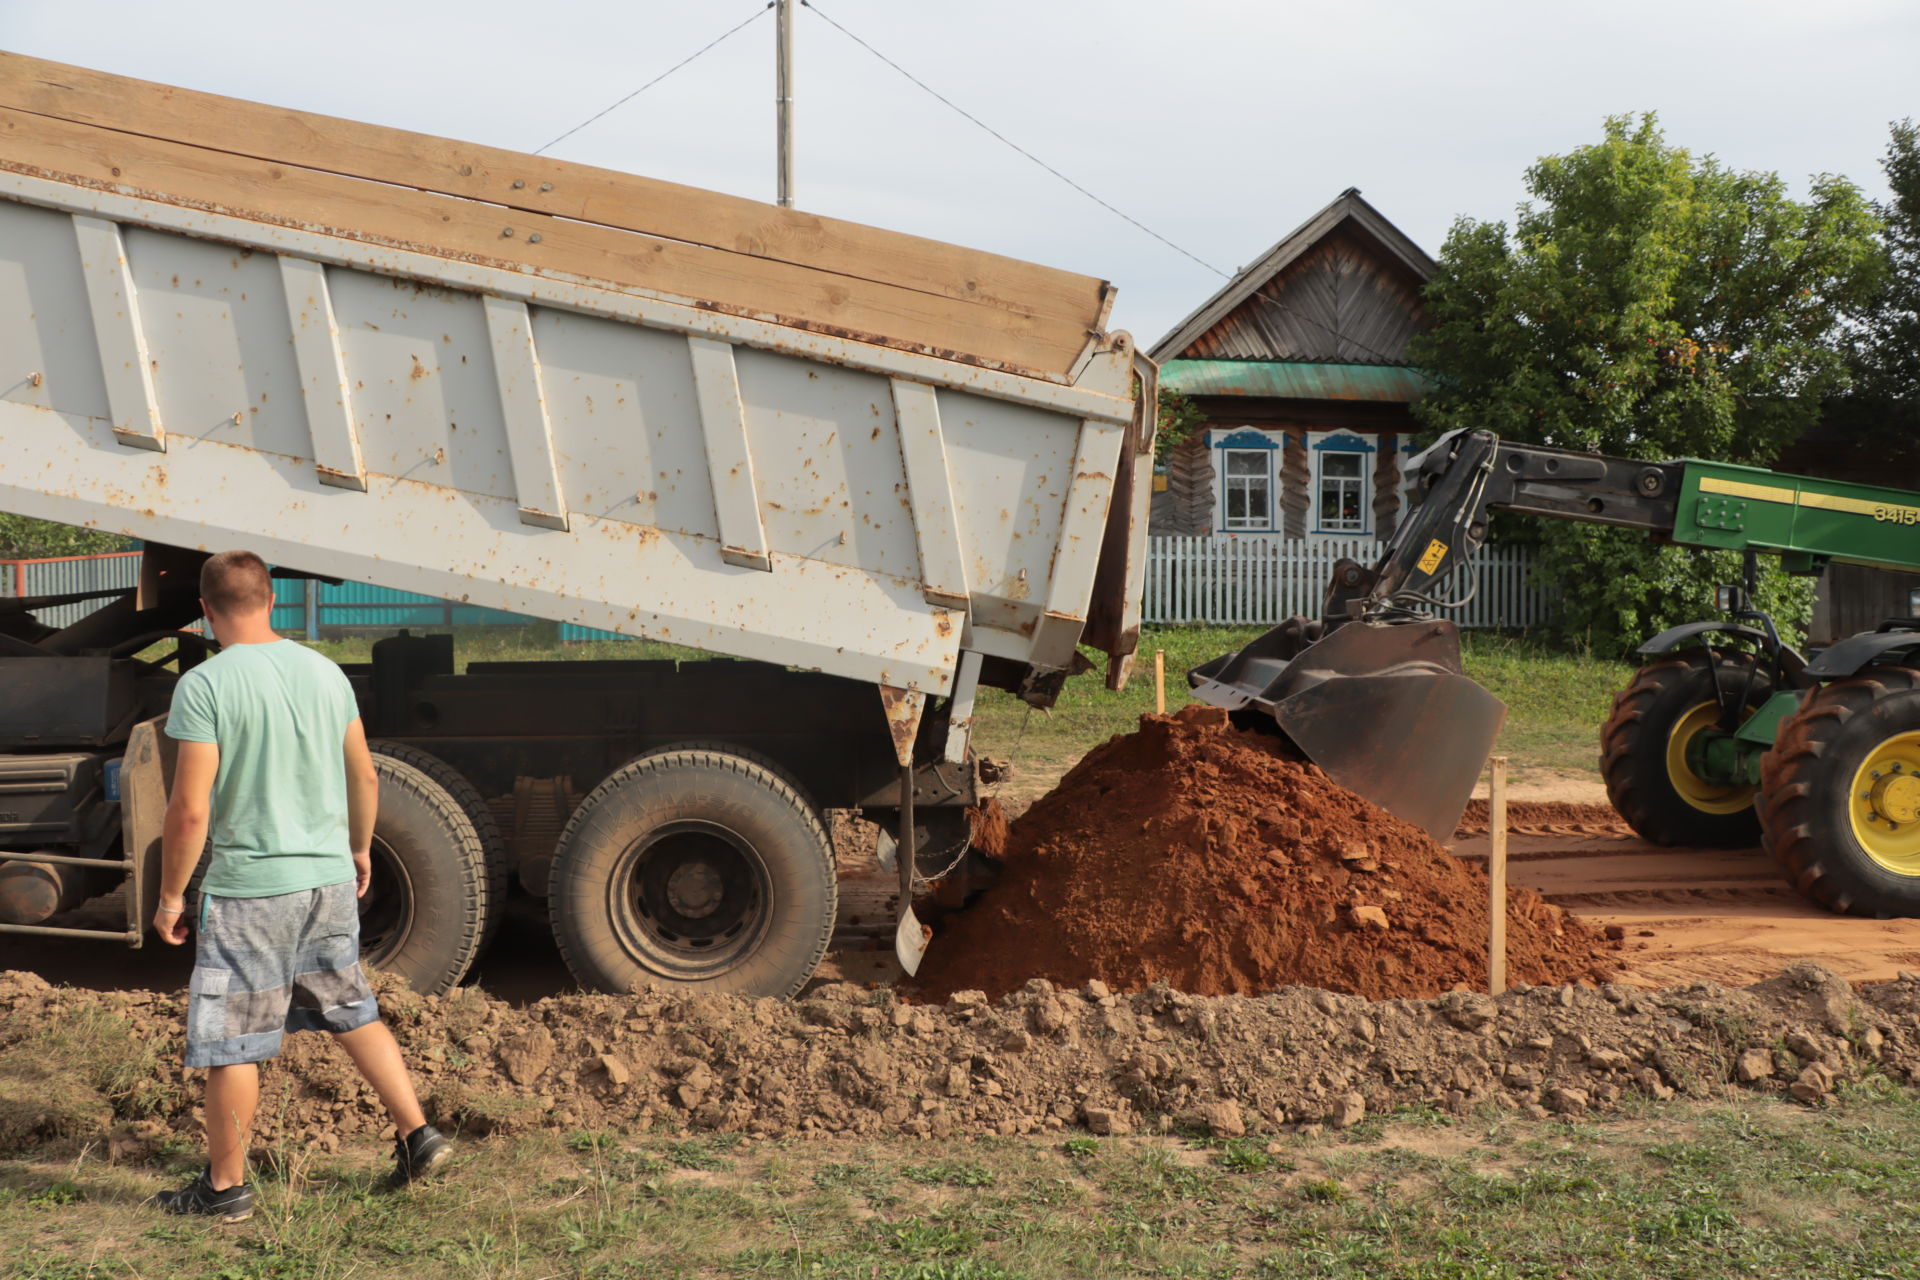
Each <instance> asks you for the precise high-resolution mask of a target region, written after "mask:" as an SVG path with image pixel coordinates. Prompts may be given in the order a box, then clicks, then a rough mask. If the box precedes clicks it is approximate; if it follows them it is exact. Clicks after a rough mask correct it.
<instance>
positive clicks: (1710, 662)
mask: <svg viewBox="0 0 1920 1280" xmlns="http://www.w3.org/2000/svg"><path fill="white" fill-rule="evenodd" d="M1416 465H1417V468H1418V475H1419V480H1418V485H1417V492H1418V494H1419V498H1418V502H1419V505H1418V506H1417V507H1416V508H1415V509H1414V510H1413V511H1412V512H1411V513H1410V514H1409V516H1408V518H1407V519H1406V520H1404V521H1402V523H1401V525H1400V527H1399V529H1397V530H1396V531H1395V533H1394V536H1393V539H1392V541H1391V542H1390V543H1389V544H1388V546H1387V548H1386V550H1385V551H1384V552H1383V553H1382V555H1381V557H1380V559H1379V561H1378V562H1377V563H1375V564H1374V565H1372V566H1365V565H1361V564H1359V563H1357V562H1354V561H1342V562H1340V563H1339V564H1337V565H1336V566H1335V568H1334V571H1333V575H1332V580H1331V582H1330V583H1329V585H1328V590H1327V596H1326V602H1325V606H1324V608H1323V610H1322V615H1321V617H1320V618H1319V619H1317V620H1308V619H1300V618H1295V619H1290V620H1288V621H1287V622H1285V623H1282V624H1281V625H1280V626H1278V627H1275V628H1274V629H1273V630H1272V631H1270V632H1268V633H1267V634H1266V635H1264V636H1261V637H1260V638H1259V639H1256V640H1254V641H1253V642H1252V643H1250V644H1248V645H1247V646H1246V647H1245V648H1243V649H1241V650H1240V651H1238V652H1237V653H1232V654H1226V655H1223V656H1221V657H1219V658H1215V659H1214V660H1213V661H1211V662H1208V663H1206V664H1205V665H1203V666H1201V667H1198V668H1195V669H1194V670H1193V671H1192V672H1190V673H1189V675H1188V680H1189V683H1190V684H1191V685H1192V686H1193V690H1194V696H1195V697H1196V698H1198V699H1200V700H1201V701H1204V702H1209V703H1212V704H1214V705H1217V706H1223V707H1226V708H1228V709H1229V710H1230V711H1231V712H1233V714H1234V716H1235V718H1236V720H1238V721H1241V722H1242V723H1247V724H1251V725H1259V726H1262V727H1277V728H1278V729H1279V730H1280V732H1282V733H1283V734H1285V735H1286V736H1287V737H1289V738H1290V739H1292V740H1293V741H1294V743H1295V744H1296V745H1298V746H1299V747H1300V749H1301V750H1302V751H1303V752H1304V753H1305V754H1306V755H1307V756H1308V757H1309V758H1311V759H1313V760H1314V761H1315V762H1316V763H1318V764H1319V765H1320V766H1321V767H1322V768H1323V769H1325V770H1326V771H1327V773H1328V775H1329V776H1331V777H1332V778H1333V779H1334V780H1335V781H1337V782H1339V783H1341V784H1342V785H1344V786H1346V787H1348V788H1349V789H1351V790H1354V791H1357V792H1359V793H1360V794H1361V795H1364V796H1366V797H1367V798H1368V799H1370V800H1372V801H1374V802H1375V803H1376V804H1379V805H1380V806H1381V807H1382V808H1385V809H1387V810H1389V811H1390V812H1393V813H1396V814H1398V815H1399V816H1401V817H1403V818H1406V819H1407V820H1408V821H1411V822H1414V823H1415V824H1417V825H1419V826H1423V827H1425V828H1426V829H1427V830H1428V831H1429V832H1430V833H1432V834H1433V835H1434V836H1435V837H1436V838H1439V839H1444V838H1446V837H1447V836H1448V835H1449V834H1451V832H1452V830H1453V827H1454V825H1455V823H1456V822H1457V821H1458V819H1459V816H1460V813H1461V811H1462V810H1463V809H1464V808H1465V806H1466V801H1467V797H1468V795H1469V794H1470V793H1471V791H1472V787H1473V783H1474V780H1475V778H1477V777H1478V775H1479V772H1480V766H1481V763H1482V762H1483V761H1484V760H1485V758H1486V755H1487V752H1488V751H1489V750H1490V749H1491V747H1492V745H1493V741H1494V738H1495V736H1496V735H1497V734H1498V732H1499V728H1500V723H1501V720H1502V719H1503V718H1504V716H1505V707H1504V706H1503V705H1502V704H1501V703H1500V702H1499V700H1498V699H1496V698H1494V697H1493V695H1492V694H1490V693H1488V692H1487V691H1486V690H1484V689H1482V688H1480V686H1478V685H1477V684H1475V683H1474V682H1473V681H1471V680H1470V679H1468V678H1467V677H1466V675H1465V673H1464V672H1463V671H1462V669H1461V665H1460V651H1459V633H1458V631H1457V630H1456V629H1455V628H1454V627H1453V625H1452V624H1451V623H1448V622H1444V621H1437V620H1435V619H1434V618H1433V617H1432V616H1431V614H1432V610H1433V609H1435V608H1437V607H1445V605H1446V604H1447V603H1448V601H1446V600H1443V599H1441V598H1439V597H1438V596H1436V595H1435V594H1434V589H1435V587H1436V586H1437V585H1438V584H1439V583H1441V582H1442V580H1444V579H1445V578H1447V577H1449V576H1451V575H1454V574H1456V573H1458V572H1459V571H1460V570H1461V567H1462V566H1463V565H1468V564H1470V563H1471V561H1472V557H1473V553H1474V552H1475V551H1476V550H1477V549H1478V548H1479V546H1480V545H1481V544H1482V543H1483V542H1484V541H1485V540H1486V536H1487V522H1488V519H1489V517H1490V516H1491V514H1492V513H1494V512H1515V513H1519V514H1522V515H1535V516H1541V517H1545V518H1549V519H1560V520H1577V521H1584V522H1588V523H1598V524H1612V525H1618V526H1622V527H1625V528H1634V529H1644V530H1646V531H1647V532H1648V533H1650V534H1651V535H1653V536H1654V537H1656V538H1659V539H1661V540H1663V541H1666V542H1671V543H1673V544H1675V545H1678V546H1688V547H1702V548H1715V549H1725V550H1735V551H1742V552H1744V553H1746V575H1745V578H1746V580H1745V582H1744V583H1742V584H1740V585H1737V586H1725V587H1722V588H1720V592H1719V595H1720V599H1719V600H1718V602H1717V603H1718V604H1719V606H1720V611H1721V612H1722V614H1723V615H1724V616H1723V617H1722V618H1721V619H1718V620H1713V621H1703V622H1694V623H1689V624H1687V625H1685V626H1680V627H1675V628H1673V629H1671V630H1669V631H1666V632H1663V633H1662V634H1660V635H1658V636H1655V637H1654V638H1653V639H1651V640H1649V641H1648V642H1647V643H1646V644H1644V645H1642V646H1641V648H1640V653H1641V655H1642V656H1643V657H1645V658H1646V659H1647V662H1646V665H1645V666H1643V667H1642V668H1641V669H1640V671H1639V672H1638V674H1636V675H1635V677H1634V679H1633V681H1632V682H1631V683H1630V684H1628V686H1627V687H1626V688H1625V689H1624V690H1622V691H1621V692H1620V694H1619V696H1618V697H1616V698H1615V699H1614V705H1613V712H1612V714H1611V715H1610V716H1609V717H1608V719H1607V722H1606V725H1605V726H1604V728H1603V729H1602V730H1601V735H1600V738H1601V771H1602V773H1603V774H1604V776H1605V779H1606V786H1607V795H1608V797H1609V798H1610V799H1611V800H1612V802H1613V806H1614V808H1615V809H1617V810H1618V811H1619V813H1620V815H1621V816H1622V817H1623V818H1625V819H1626V821H1627V822H1628V823H1629V824H1630V825H1631V826H1632V827H1633V829H1634V830H1635V831H1637V832H1638V833H1639V834H1640V835H1641V836H1642V837H1644V838H1645V839H1647V840H1649V841H1651V842H1652V843H1654V844H1659V845H1707V846H1714V847H1721V848H1744V847H1750V846H1752V845H1754V844H1756V843H1757V844H1760V845H1763V846H1764V847H1765V848H1766V850H1767V852H1768V853H1770V854H1771V855H1772V856H1773V857H1774V859H1775V860H1776V861H1777V862H1778V863H1779V865H1780V866H1781V868H1782V870H1783V871H1784V873H1785V874H1786V876H1787V878H1788V879H1789V880H1790V881H1791V882H1792V883H1793V884H1794V885H1795V887H1797V888H1798V889H1799V890H1800V891H1801V892H1802V893H1804V894H1806V895H1807V896H1808V897H1810V898H1812V899H1813V900H1815V901H1816V902H1819V903H1821V904H1823V905H1824V906H1827V907H1829V908H1831V909H1833V910H1835V911H1842V912H1848V913H1852V914H1856V915H1868V916H1882V917H1885V916H1920V619H1914V618H1899V619H1892V620H1889V621H1888V622H1886V623H1884V624H1883V625H1882V626H1881V627H1880V628H1879V629H1878V630H1876V631H1872V632H1867V633H1864V634H1861V635H1856V636H1853V637H1851V638H1849V639H1846V640H1843V641H1841V642H1839V643H1838V644H1835V645H1832V646H1831V647H1829V648H1827V649H1826V650H1824V651H1822V652H1821V653H1819V654H1818V655H1817V656H1816V657H1814V658H1813V659H1812V660H1811V661H1809V660H1808V659H1807V658H1806V657H1805V656H1803V655H1802V654H1800V653H1798V652H1796V651H1795V650H1794V649H1793V648H1792V647H1791V646H1789V645H1786V644H1784V643H1782V641H1781V639H1780V636H1779V633H1778V631H1777V630H1776V629H1775V627H1774V624H1773V621H1772V619H1771V618H1769V617H1768V616H1767V614H1766V613H1765V612H1764V611H1762V610H1759V609H1757V608H1755V607H1754V605H1753V603H1752V597H1753V583H1754V578H1755V577H1756V575H1757V566H1758V557H1759V556H1761V555H1776V556H1779V557H1780V558H1781V559H1782V561H1783V562H1784V564H1785V567H1786V568H1787V570H1788V571H1789V572H1793V573H1803V574H1817V573H1819V572H1820V571H1821V569H1822V568H1824V567H1825V565H1827V564H1828V563H1829V562H1840V563H1847V564H1863V565H1872V566H1876V567H1882V568H1892V569H1913V568H1920V494H1910V493H1905V492H1901V491H1898V490H1893V489H1881V488H1875V487H1872V486H1868V485H1858V484H1849V483H1845V482H1841V481H1834V480H1816V479H1811V478H1808V477H1804V476H1790V475H1783V474H1780V473H1777V472H1772V471H1765V470H1761V469H1758V468H1753V467H1740V466H1733V465H1729V464H1725V463H1716V462H1702V461H1699V460H1696V459H1681V460H1676V461H1670V462H1636V461H1632V460H1629V459H1623V458H1608V457H1603V456H1600V455H1597V454H1587V453H1574V452H1569V451H1564V450H1557V449H1546V448H1540V447H1537V446H1531V445H1517V444H1513V443H1510V442H1503V441H1501V440H1500V439H1499V438H1498V437H1497V436H1495V435H1493V434H1492V433H1490V432H1485V431H1457V432H1453V433H1451V434H1449V435H1447V436H1445V437H1443V438H1442V439H1441V440H1440V441H1439V442H1438V443H1436V444H1435V445H1434V446H1433V447H1432V448H1431V449H1429V450H1427V451H1426V452H1425V453H1424V454H1422V455H1421V457H1420V458H1419V460H1418V461H1417V464H1416Z"/></svg>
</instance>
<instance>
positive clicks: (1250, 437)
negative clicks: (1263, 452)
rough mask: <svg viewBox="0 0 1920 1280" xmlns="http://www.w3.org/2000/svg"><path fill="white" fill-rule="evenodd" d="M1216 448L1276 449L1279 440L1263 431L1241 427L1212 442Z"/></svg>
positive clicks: (1278, 445)
mask: <svg viewBox="0 0 1920 1280" xmlns="http://www.w3.org/2000/svg"><path fill="white" fill-rule="evenodd" d="M1213 447H1214V448H1216V449H1278V448H1279V447H1280V442H1279V441H1278V440H1275V439H1274V438H1273V437H1272V436H1270V435H1268V434H1267V433H1266V432H1264V431H1255V430H1253V429H1252V428H1251V427H1243V428H1241V429H1240V430H1239V431H1235V432H1232V433H1230V434H1228V435H1224V436H1221V437H1220V438H1219V439H1218V440H1215V441H1214V442H1213Z"/></svg>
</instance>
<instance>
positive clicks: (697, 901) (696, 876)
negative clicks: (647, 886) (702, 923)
mask: <svg viewBox="0 0 1920 1280" xmlns="http://www.w3.org/2000/svg"><path fill="white" fill-rule="evenodd" d="M725 895H726V885H724V884H723V883H721V880H720V873H719V872H718V871H716V870H714V868H713V864H712V863H710V862H687V863H682V864H681V865H680V866H678V867H675V868H674V870H673V874H672V875H670V876H668V877H667V901H668V902H670V903H672V904H673V909H674V910H675V911H678V912H679V913H680V914H681V915H683V916H685V917H687V918H688V919H689V920H698V919H700V918H701V917H703V916H709V915H712V914H713V909H714V908H715V907H717V906H719V905H720V899H721V898H722V897H724V896H725Z"/></svg>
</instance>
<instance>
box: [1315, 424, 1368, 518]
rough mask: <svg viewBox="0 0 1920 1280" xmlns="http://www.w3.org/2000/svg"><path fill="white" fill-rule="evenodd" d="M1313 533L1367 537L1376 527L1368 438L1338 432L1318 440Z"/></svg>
mask: <svg viewBox="0 0 1920 1280" xmlns="http://www.w3.org/2000/svg"><path fill="white" fill-rule="evenodd" d="M1311 449H1312V452H1313V472H1314V474H1313V531H1314V532H1315V533H1341V534H1348V535H1353V534H1365V533H1368V532H1370V531H1371V529H1372V527H1373V475H1372V472H1373V454H1374V453H1375V448H1374V446H1373V445H1372V444H1369V443H1368V442H1367V441H1366V439H1365V438H1364V437H1361V436H1357V435H1354V434H1353V433H1352V432H1350V431H1335V432H1332V433H1330V434H1328V435H1324V436H1319V437H1316V438H1314V440H1313V444H1312V446H1311Z"/></svg>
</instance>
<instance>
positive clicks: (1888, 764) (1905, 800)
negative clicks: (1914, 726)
mask: <svg viewBox="0 0 1920 1280" xmlns="http://www.w3.org/2000/svg"><path fill="white" fill-rule="evenodd" d="M1847 816H1848V817H1849V818H1850V819H1851V820H1852V823H1853V838H1854V839H1855V840H1856V841H1858V842H1859V844H1860V848H1861V849H1862V850H1864V851H1865V853H1866V855H1867V856H1868V857H1869V858H1872V859H1873V860H1874V861H1875V862H1877V863H1878V864H1880V865H1881V866H1882V867H1885V868H1886V869H1887V870H1888V871H1891V872H1893V873H1894V874H1895V875H1902V876H1920V732H1913V733H1897V734H1895V735H1893V736H1892V737H1890V738H1887V739H1886V740H1884V741H1883V742H1881V743H1880V745H1879V746H1877V747H1875V748H1874V749H1873V750H1872V751H1870V752H1868V753H1867V758H1866V759H1865V760H1863V761H1861V762H1860V767H1859V768H1858V769H1857V770H1855V771H1854V775H1853V786H1852V787H1850V788H1849V789H1848V792H1847Z"/></svg>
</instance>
